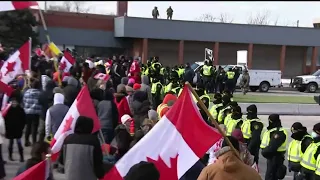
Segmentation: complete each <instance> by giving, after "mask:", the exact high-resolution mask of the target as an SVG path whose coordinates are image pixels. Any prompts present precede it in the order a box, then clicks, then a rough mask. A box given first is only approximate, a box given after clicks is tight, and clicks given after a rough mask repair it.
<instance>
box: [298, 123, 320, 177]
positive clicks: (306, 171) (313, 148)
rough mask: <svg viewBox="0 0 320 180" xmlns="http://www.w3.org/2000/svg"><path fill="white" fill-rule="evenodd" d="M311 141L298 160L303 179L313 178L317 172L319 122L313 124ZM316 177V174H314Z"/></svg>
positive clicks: (319, 151) (319, 142)
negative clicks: (299, 160)
mask: <svg viewBox="0 0 320 180" xmlns="http://www.w3.org/2000/svg"><path fill="white" fill-rule="evenodd" d="M311 136H312V138H313V142H312V143H311V144H310V145H309V146H308V148H307V149H306V151H305V152H304V154H303V155H302V159H301V162H300V165H301V174H302V175H303V177H304V179H305V180H313V179H314V177H315V173H316V172H317V159H318V156H319V154H320V123H317V124H315V125H314V126H313V132H312V133H311ZM316 177H317V176H316Z"/></svg>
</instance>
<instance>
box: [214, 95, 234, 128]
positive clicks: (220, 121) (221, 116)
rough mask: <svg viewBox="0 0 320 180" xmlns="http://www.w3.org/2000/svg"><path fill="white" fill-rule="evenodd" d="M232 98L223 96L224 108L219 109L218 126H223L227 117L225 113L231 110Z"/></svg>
mask: <svg viewBox="0 0 320 180" xmlns="http://www.w3.org/2000/svg"><path fill="white" fill-rule="evenodd" d="M230 102H231V101H230V97H229V96H223V97H222V106H221V107H218V108H217V112H218V118H217V122H218V124H223V123H224V122H223V121H224V118H225V116H226V114H225V111H226V110H227V109H228V108H230V106H229V103H230Z"/></svg>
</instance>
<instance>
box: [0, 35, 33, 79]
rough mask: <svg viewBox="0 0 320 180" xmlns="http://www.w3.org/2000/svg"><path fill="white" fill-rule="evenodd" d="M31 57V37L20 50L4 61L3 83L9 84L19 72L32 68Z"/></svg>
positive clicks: (22, 72)
mask: <svg viewBox="0 0 320 180" xmlns="http://www.w3.org/2000/svg"><path fill="white" fill-rule="evenodd" d="M30 57H31V39H29V40H28V41H27V42H26V43H24V44H23V45H22V46H21V47H20V48H19V50H17V51H16V52H15V53H14V54H13V55H11V56H10V57H9V58H8V59H7V61H5V62H4V64H3V66H2V67H1V70H0V79H1V81H2V82H3V83H5V84H8V83H9V82H11V81H12V80H14V79H15V78H16V76H17V75H19V74H24V73H25V71H26V70H29V69H30V62H31V61H30Z"/></svg>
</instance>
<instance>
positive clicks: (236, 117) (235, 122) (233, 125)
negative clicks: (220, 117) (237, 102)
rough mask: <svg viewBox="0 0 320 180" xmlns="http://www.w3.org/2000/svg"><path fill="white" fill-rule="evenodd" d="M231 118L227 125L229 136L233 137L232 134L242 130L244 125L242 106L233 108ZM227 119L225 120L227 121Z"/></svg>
mask: <svg viewBox="0 0 320 180" xmlns="http://www.w3.org/2000/svg"><path fill="white" fill-rule="evenodd" d="M230 114H231V115H230V117H226V118H228V121H227V123H225V124H226V127H227V136H231V133H232V132H233V130H235V129H241V125H242V123H243V121H242V112H241V107H240V106H235V107H232V109H231V113H230ZM226 120H227V119H225V121H226Z"/></svg>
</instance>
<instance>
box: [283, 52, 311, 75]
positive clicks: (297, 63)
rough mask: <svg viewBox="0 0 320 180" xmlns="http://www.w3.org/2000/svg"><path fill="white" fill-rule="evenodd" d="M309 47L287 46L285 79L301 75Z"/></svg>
mask: <svg viewBox="0 0 320 180" xmlns="http://www.w3.org/2000/svg"><path fill="white" fill-rule="evenodd" d="M306 51H307V47H298V46H287V48H286V60H285V66H284V67H285V68H284V72H282V73H283V75H284V77H285V78H291V77H293V76H297V75H301V74H302V73H303V63H304V58H305V55H306Z"/></svg>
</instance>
